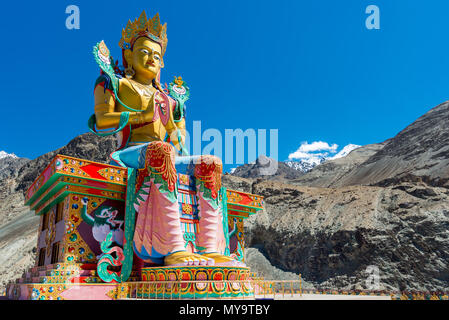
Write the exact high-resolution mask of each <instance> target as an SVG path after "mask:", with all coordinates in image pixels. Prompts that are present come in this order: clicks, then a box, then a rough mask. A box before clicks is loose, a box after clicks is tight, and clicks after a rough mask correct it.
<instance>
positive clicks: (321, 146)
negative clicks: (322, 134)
mask: <svg viewBox="0 0 449 320" xmlns="http://www.w3.org/2000/svg"><path fill="white" fill-rule="evenodd" d="M337 148H338V144H335V143H334V144H333V145H329V144H328V143H327V142H323V141H314V142H312V143H308V142H307V141H305V142H303V143H301V146H300V147H299V149H298V151H301V152H315V151H330V152H332V153H335V152H336V151H337Z"/></svg>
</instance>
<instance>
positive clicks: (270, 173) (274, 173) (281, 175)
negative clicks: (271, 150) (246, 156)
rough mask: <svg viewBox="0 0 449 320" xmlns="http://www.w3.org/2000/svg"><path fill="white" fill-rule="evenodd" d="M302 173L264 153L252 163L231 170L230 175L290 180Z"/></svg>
mask: <svg viewBox="0 0 449 320" xmlns="http://www.w3.org/2000/svg"><path fill="white" fill-rule="evenodd" d="M303 174H304V172H302V171H301V170H297V169H295V168H293V167H292V166H290V165H288V164H286V163H284V162H278V161H276V160H274V159H271V158H268V157H267V156H264V155H262V156H260V157H259V158H257V160H256V161H255V162H254V163H250V164H244V165H242V166H239V167H237V168H236V169H235V170H234V171H233V172H232V175H234V176H238V177H241V178H252V179H254V178H258V177H263V178H264V179H269V180H273V179H274V180H292V179H296V178H299V177H301V176H302V175H303Z"/></svg>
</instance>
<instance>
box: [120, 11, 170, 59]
mask: <svg viewBox="0 0 449 320" xmlns="http://www.w3.org/2000/svg"><path fill="white" fill-rule="evenodd" d="M141 36H145V37H148V38H150V39H151V40H153V41H155V42H157V43H159V44H160V45H161V47H162V55H164V54H165V49H166V48H167V23H165V24H164V25H161V21H160V19H159V13H156V14H155V16H154V17H153V18H150V19H148V20H147V15H146V14H145V10H144V11H142V14H141V15H140V17H139V18H138V19H136V20H134V22H131V20H129V21H128V24H127V25H126V27H125V29H123V30H122V38H121V39H120V42H119V46H120V48H122V49H123V50H125V49H131V48H132V46H133V45H134V42H135V41H136V40H137V38H139V37H141Z"/></svg>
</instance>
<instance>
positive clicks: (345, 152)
mask: <svg viewBox="0 0 449 320" xmlns="http://www.w3.org/2000/svg"><path fill="white" fill-rule="evenodd" d="M360 147H361V146H359V145H357V144H348V145H347V146H345V147H344V148H343V149H342V150H341V151H340V152H339V153H337V154H336V155H335V156H333V157H329V158H327V160H335V159H338V158H343V157H346V156H347V155H348V154H349V153H350V152H351V151H352V150H354V149H357V148H360Z"/></svg>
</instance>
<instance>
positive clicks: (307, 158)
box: [285, 142, 361, 173]
mask: <svg viewBox="0 0 449 320" xmlns="http://www.w3.org/2000/svg"><path fill="white" fill-rule="evenodd" d="M314 144H317V143H315V142H314V143H312V144H307V145H308V146H310V145H314ZM321 144H323V143H321ZM360 147H361V146H359V145H356V144H348V145H346V146H345V147H344V148H343V149H342V150H341V151H340V152H338V153H337V154H335V155H334V156H329V153H327V152H325V153H312V152H307V153H306V152H304V154H301V155H298V152H300V151H301V152H303V151H302V150H301V148H302V146H301V148H300V149H299V150H298V151H296V153H295V154H293V155H291V156H290V157H289V158H295V157H296V156H297V157H298V158H300V159H299V160H289V161H285V164H286V165H288V166H289V167H290V168H293V169H296V170H299V171H302V172H304V173H306V172H308V171H310V170H312V169H313V168H315V167H316V166H317V165H319V164H321V163H323V162H325V161H327V160H335V159H339V158H343V157H346V156H347V155H348V154H349V153H350V152H351V151H352V150H354V149H357V148H360ZM331 148H332V149H333V150H331ZM326 149H327V150H331V152H332V151H333V152H335V150H336V147H335V145H333V146H332V147H329V146H328V145H327V146H326ZM322 150H324V149H318V151H322ZM314 151H316V150H314Z"/></svg>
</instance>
